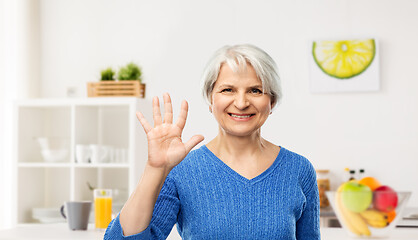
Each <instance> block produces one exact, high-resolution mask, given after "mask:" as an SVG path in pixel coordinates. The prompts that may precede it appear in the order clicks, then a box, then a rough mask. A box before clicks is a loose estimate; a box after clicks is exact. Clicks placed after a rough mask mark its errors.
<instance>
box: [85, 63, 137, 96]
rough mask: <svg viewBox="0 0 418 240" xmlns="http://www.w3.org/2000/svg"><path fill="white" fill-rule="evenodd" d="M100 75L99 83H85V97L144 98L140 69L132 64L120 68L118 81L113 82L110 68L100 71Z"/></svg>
mask: <svg viewBox="0 0 418 240" xmlns="http://www.w3.org/2000/svg"><path fill="white" fill-rule="evenodd" d="M100 75H101V77H100V82H89V83H87V96H89V97H141V98H144V97H145V84H143V83H141V82H142V78H141V76H142V71H141V68H140V67H139V66H138V65H136V64H135V63H133V62H131V63H128V64H127V65H126V66H124V67H121V68H120V70H119V71H118V81H115V77H114V76H115V72H114V71H113V69H112V68H111V67H108V68H106V69H104V70H102V71H101V72H100Z"/></svg>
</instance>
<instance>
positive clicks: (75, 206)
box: [61, 201, 92, 230]
mask: <svg viewBox="0 0 418 240" xmlns="http://www.w3.org/2000/svg"><path fill="white" fill-rule="evenodd" d="M91 205H92V202H91V201H73V202H65V203H64V205H62V206H61V215H62V216H63V217H64V218H65V219H67V221H68V226H69V227H70V229H71V230H87V226H88V223H89V217H90V209H91ZM64 208H65V209H66V212H67V215H65V213H64Z"/></svg>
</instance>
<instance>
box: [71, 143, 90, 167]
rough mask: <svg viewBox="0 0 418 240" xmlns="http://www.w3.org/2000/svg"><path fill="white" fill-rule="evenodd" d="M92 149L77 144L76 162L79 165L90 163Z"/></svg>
mask: <svg viewBox="0 0 418 240" xmlns="http://www.w3.org/2000/svg"><path fill="white" fill-rule="evenodd" d="M90 157H91V148H90V147H89V146H88V145H82V144H77V145H76V146H75V160H76V161H77V162H78V163H89V161H90Z"/></svg>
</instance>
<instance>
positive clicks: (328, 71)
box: [311, 38, 379, 92]
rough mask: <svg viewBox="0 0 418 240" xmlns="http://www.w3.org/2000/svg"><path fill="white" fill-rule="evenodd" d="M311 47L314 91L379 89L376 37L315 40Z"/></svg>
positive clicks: (312, 86) (312, 87)
mask: <svg viewBox="0 0 418 240" xmlns="http://www.w3.org/2000/svg"><path fill="white" fill-rule="evenodd" d="M311 51H312V52H311V53H312V57H311V59H312V64H311V89H312V90H313V91H314V92H334V91H337V92H338V91H362V90H363V91H376V90H378V89H379V79H378V78H379V75H378V73H379V71H378V64H377V63H376V62H377V59H378V57H377V56H378V51H377V41H376V39H373V38H369V39H351V40H320V41H313V43H312V45H311ZM327 85H328V86H327Z"/></svg>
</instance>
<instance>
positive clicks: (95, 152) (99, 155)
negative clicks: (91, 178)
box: [90, 144, 109, 163]
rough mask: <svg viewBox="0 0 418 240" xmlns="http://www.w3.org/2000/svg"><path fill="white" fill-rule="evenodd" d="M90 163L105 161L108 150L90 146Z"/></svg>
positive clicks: (96, 145) (103, 147) (102, 147)
mask: <svg viewBox="0 0 418 240" xmlns="http://www.w3.org/2000/svg"><path fill="white" fill-rule="evenodd" d="M90 150H91V162H92V163H103V162H105V161H106V158H107V155H108V152H109V151H108V148H107V147H105V146H102V145H98V144H90Z"/></svg>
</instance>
